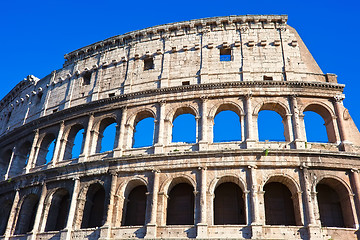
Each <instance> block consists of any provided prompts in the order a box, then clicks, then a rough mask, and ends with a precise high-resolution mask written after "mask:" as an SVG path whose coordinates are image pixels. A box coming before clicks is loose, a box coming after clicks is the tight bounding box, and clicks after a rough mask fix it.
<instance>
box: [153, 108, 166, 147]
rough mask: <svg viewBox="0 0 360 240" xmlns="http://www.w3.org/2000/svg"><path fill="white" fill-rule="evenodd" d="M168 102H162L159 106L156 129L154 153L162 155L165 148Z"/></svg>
mask: <svg viewBox="0 0 360 240" xmlns="http://www.w3.org/2000/svg"><path fill="white" fill-rule="evenodd" d="M165 104H166V102H165V101H160V102H159V106H158V110H159V112H158V114H157V115H158V121H157V124H156V128H155V133H156V134H155V136H156V139H155V144H154V153H155V154H156V153H162V152H163V150H164V149H163V148H164V135H165V131H164V129H165V111H166V105H165Z"/></svg>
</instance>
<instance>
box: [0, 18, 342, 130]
mask: <svg viewBox="0 0 360 240" xmlns="http://www.w3.org/2000/svg"><path fill="white" fill-rule="evenodd" d="M286 21H287V16H284V15H264V16H263V15H255V16H254V15H246V16H229V17H215V18H206V19H198V20H191V21H186V22H179V23H171V24H165V25H161V26H155V27H150V28H147V29H143V30H138V31H134V32H131V33H127V34H124V35H120V36H115V37H112V38H109V39H106V40H104V41H101V42H98V43H94V44H92V45H89V46H86V47H83V48H81V49H78V50H76V51H73V52H71V53H69V54H66V55H65V58H66V62H65V64H64V66H63V68H62V69H59V70H57V71H53V72H52V73H51V74H50V75H48V76H46V77H44V78H43V79H41V80H39V79H37V80H36V81H32V82H31V81H28V82H26V81H25V83H26V84H25V83H23V82H21V83H19V84H18V85H19V86H20V85H21V86H22V87H18V86H17V87H15V88H14V89H13V90H12V91H11V92H10V93H9V94H8V95H7V97H5V98H4V99H3V100H1V102H0V106H1V108H0V118H1V119H2V120H1V124H0V125H1V126H0V134H2V133H3V132H4V131H7V130H11V129H13V128H15V127H18V126H21V125H22V124H25V123H27V122H30V121H32V120H34V119H36V118H38V117H41V116H46V115H50V114H52V113H54V112H57V111H61V110H63V109H66V108H70V107H73V106H76V105H80V104H85V103H89V102H91V101H96V100H99V99H104V98H108V97H111V96H117V95H122V94H130V93H134V92H139V91H144V90H154V89H159V88H168V87H177V86H182V85H195V84H209V83H219V82H239V81H269V80H272V81H299V82H301V81H307V82H331V83H334V84H336V76H335V75H327V74H323V73H322V71H321V69H320V68H319V66H318V65H317V63H316V61H315V60H314V59H313V57H312V56H311V54H310V52H309V51H308V49H307V48H306V46H305V44H304V43H303V41H302V40H301V38H300V37H299V35H298V34H297V33H296V31H295V30H294V29H293V28H292V27H290V26H288V25H287V24H286ZM222 50H228V53H229V54H230V56H229V60H230V61H221V60H220V54H221V53H222ZM147 60H151V67H150V68H147V67H146V66H145V65H146V64H145V62H146V61H147ZM9 115H10V117H9Z"/></svg>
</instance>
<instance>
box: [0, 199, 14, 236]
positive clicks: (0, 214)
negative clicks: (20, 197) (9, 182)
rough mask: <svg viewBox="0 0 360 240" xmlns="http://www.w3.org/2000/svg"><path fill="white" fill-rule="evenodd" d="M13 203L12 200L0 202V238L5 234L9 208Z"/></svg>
mask: <svg viewBox="0 0 360 240" xmlns="http://www.w3.org/2000/svg"><path fill="white" fill-rule="evenodd" d="M12 203H13V198H12V199H11V200H10V199H9V200H6V201H3V202H1V208H0V236H2V235H4V234H5V231H6V226H7V223H8V220H9V217H10V212H11V207H12Z"/></svg>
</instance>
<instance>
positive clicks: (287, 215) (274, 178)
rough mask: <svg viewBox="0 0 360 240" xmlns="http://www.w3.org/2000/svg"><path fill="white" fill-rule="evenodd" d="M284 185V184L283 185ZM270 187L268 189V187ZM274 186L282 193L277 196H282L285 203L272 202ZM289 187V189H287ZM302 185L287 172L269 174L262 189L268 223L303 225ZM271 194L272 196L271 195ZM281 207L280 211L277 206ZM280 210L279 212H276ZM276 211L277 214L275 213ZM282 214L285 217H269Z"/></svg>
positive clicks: (281, 198)
mask: <svg viewBox="0 0 360 240" xmlns="http://www.w3.org/2000/svg"><path fill="white" fill-rule="evenodd" d="M281 185H282V186H281ZM267 187H269V188H268V189H267V190H268V191H269V192H267V191H266V188H267ZM274 187H276V189H278V190H280V194H276V195H277V196H276V197H280V200H281V201H283V205H281V206H280V205H279V206H277V205H275V204H273V202H272V199H273V197H272V196H271V195H272V194H273V193H272V192H273V191H274ZM286 189H287V190H286ZM300 189H301V188H300V185H299V184H298V183H297V181H296V180H295V179H294V178H293V177H291V176H289V175H287V174H275V175H271V176H269V177H268V178H267V179H266V181H264V182H263V184H262V185H261V191H263V192H264V199H263V201H264V207H265V219H266V222H267V223H266V224H271V225H272V224H275V225H297V226H300V225H303V220H302V219H303V217H302V200H301V197H302V195H301V194H302V192H301V190H300ZM286 191H289V194H290V195H287V193H286ZM269 194H270V196H269ZM277 207H279V208H280V212H278V211H277V210H276V208H277ZM276 212H278V213H279V214H276ZM274 213H275V214H274ZM274 215H275V216H280V217H281V216H282V217H283V218H282V219H281V218H274V217H272V218H269V217H271V216H274Z"/></svg>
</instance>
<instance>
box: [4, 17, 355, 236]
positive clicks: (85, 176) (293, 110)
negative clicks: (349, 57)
mask: <svg viewBox="0 0 360 240" xmlns="http://www.w3.org/2000/svg"><path fill="white" fill-rule="evenodd" d="M286 21H287V17H286V16H283V15H281V16H276V15H269V16H252V15H249V16H229V17H216V18H207V19H199V20H192V21H187V22H180V23H173V24H166V25H161V26H155V27H151V28H147V29H144V30H139V31H134V32H130V33H128V34H124V35H121V36H116V37H112V38H109V39H106V40H104V41H101V42H98V43H95V44H92V45H90V46H86V47H84V48H81V49H79V50H76V51H74V52H71V53H69V54H67V55H65V59H66V61H65V64H64V66H63V68H62V69H60V70H57V71H53V72H52V73H51V74H50V75H48V76H46V77H44V78H43V79H38V78H36V77H34V76H29V77H28V78H27V79H24V80H23V81H21V82H20V83H19V84H18V85H16V87H15V88H14V89H13V90H12V91H11V92H10V93H9V94H7V95H6V96H5V97H4V98H3V99H2V100H1V102H0V117H1V122H0V151H1V155H0V157H1V162H0V166H1V168H0V173H1V178H2V181H1V182H0V204H1V206H2V209H1V210H0V211H1V212H0V234H2V238H1V239H59V238H61V239H85V238H87V239H98V238H101V239H127V238H143V237H145V238H151V239H155V238H201V239H208V238H218V239H221V238H234V239H241V238H244V239H250V238H251V239H329V238H332V239H357V238H358V231H359V218H360V199H359V194H360V174H359V168H360V133H359V131H358V129H357V128H356V126H355V124H354V122H353V121H352V119H351V117H350V115H349V112H348V111H347V109H346V108H345V107H344V106H343V104H342V100H343V98H344V95H343V89H344V85H342V84H338V83H337V80H336V75H334V74H323V73H322V71H321V70H320V68H319V67H318V65H317V63H316V62H315V60H314V59H313V57H312V56H311V54H310V52H309V51H308V50H307V48H306V46H305V44H304V43H303V42H302V40H301V38H300V37H299V35H298V34H297V33H296V31H295V30H294V29H293V28H292V27H290V26H288V25H287V24H286ZM222 53H224V57H225V58H227V59H225V61H220V55H221V54H222ZM224 110H231V111H233V112H235V113H236V114H237V115H238V116H239V119H240V122H241V137H242V140H241V141H237V142H225V143H219V142H213V125H214V118H215V116H216V115H217V114H218V113H219V112H221V111H224ZM262 110H273V111H276V112H277V113H278V114H280V115H281V117H282V119H283V125H284V135H285V141H284V142H261V141H259V139H258V130H257V116H258V113H259V112H260V111H262ZM305 111H313V112H316V113H318V114H319V115H321V116H322V118H323V119H324V120H325V125H326V130H327V134H328V139H329V143H312V142H308V141H307V138H306V133H305V125H304V119H303V117H304V112H305ZM185 113H189V114H192V115H194V116H195V119H196V123H197V124H196V126H197V130H196V131H197V133H196V139H197V141H196V143H174V142H172V139H171V135H172V123H173V121H174V119H175V118H176V117H177V116H179V115H181V114H185ZM147 117H153V118H154V119H155V121H154V122H155V129H154V140H153V142H154V144H153V146H151V147H142V148H134V147H133V136H134V130H135V126H136V124H137V123H138V122H139V121H141V120H142V119H144V118H147ZM112 123H116V124H117V126H116V134H115V136H116V137H115V142H114V149H113V150H112V151H107V152H101V151H100V148H101V139H102V135H103V132H104V130H105V128H106V127H107V126H109V125H110V124H112ZM81 129H84V138H83V144H82V153H81V154H80V156H79V157H78V158H72V155H71V150H72V146H73V143H74V138H75V135H76V134H77V133H78V131H79V130H81ZM54 140H55V141H56V144H55V150H54V154H53V157H52V160H51V162H49V163H46V160H45V156H46V154H47V152H48V147H49V145H50V143H51V142H52V141H54ZM230 183H231V184H230ZM226 184H227V185H226ZM225 186H226V187H228V189H232V190H234V191H232V190H230V192H233V193H234V194H235V193H236V194H237V195H236V196H237V197H239V199H238V200H237V201H235V202H234V201H232V200H231V199H230V200H229V199H226V198H224V199H223V200H224V202H226V201H230V202H231V203H234V204H235V205H236V206H237V207H239V209H240V210H239V216H238V218H237V220H236V221H233V220H231V221H230V220H229V221H226V220H221V219H219V217H218V216H222V217H223V218H226V216H223V215H221V214H222V212H224V211H226V210H225V208H224V209H223V210H217V209H218V207H216V206H218V204H219V203H218V202H216V201H217V200H216V199H215V197H216V196H220V195H222V194H220V193H219V194H218V195H217V191H222V190H223V191H224V192H226V191H227V190H224V189H225ZM280 188H281V189H283V190H282V192H280V195H281V194H283V195H281V196H283V198H281V199H280V202H281V201H282V202H281V203H283V204H284V207H283V208H284V209H287V211H290V212H289V213H288V215H286V214H285V215H284V219H285V220H284V219H283V220H281V221H280V220H279V221H278V219H277V215H276V214H277V213H279V211H280V210H281V209H280V210H276V209H275V210H274V209H272V208H271V206H270V205H271V204H275V202H276V201H277V200H279V199H277V198H276V196H275V198H276V199H277V200H276V199H275V198H272V197H271V195H269V194H270V192H271V191H273V192H275V193H276V191H277V190H279V189H280ZM175 189H176V190H175ZM275 189H277V190H275ZM175 191H177V192H176V193H179V194H178V195H176V194H175ZM189 191H190V194H188V192H189ZM181 193H183V196H186V197H187V198H186V199H190V200H186V199H185V198H184V197H183V196H182V195H181ZM226 193H229V192H226ZM186 194H187V195H186ZM286 194H288V197H286V196H287V195H286ZM322 194H323V196H325V197H324V198H323V197H321V196H319V195H322ZM273 195H274V194H273ZM275 195H277V194H275ZM329 196H330V197H329ZM140 198H141V199H142V200H141V201H142V202H143V203H144V207H143V208H141V206H140V205H141V204H140V203H142V202H141V201H140V200H139V199H140ZM326 198H332V199H335V200H336V201H335V202H327V201H326ZM179 199H181V200H179ZM271 199H273V200H271ZM274 199H275V200H274ZM324 199H325V200H324ZM171 201H173V202H171ZM189 201H190V202H189ZM271 201H272V202H271ZM323 201H325V202H323ZM134 202H135V203H136V204H140V205H139V206H138V205H136V206H135V205H133V203H134ZM239 202H241V204H239ZM179 203H180V204H181V205H179V206H178V208H179V209H180V212H179V210H176V204H179ZM270 203H271V204H270ZM174 204H175V205H174ZM269 204H270V205H269ZM286 204H288V205H289V204H290V205H289V206H291V207H286V206H285V205H286ZM173 205H174V206H175V207H173ZM215 205H216V206H215ZM235 205H234V206H235ZM94 206H95V207H94ZM219 206H222V207H226V206H225V205H221V204H220V205H219ZM187 208H189V209H190V210H189V211H190V213H191V214H190V220H188V219H185V218H184V219H185V220H184V222H182V221H180V220H177V219H178V218H177V217H178V215H179V214H180V215H181V214H182V213H181V211H183V212H185V213H184V214H185V215H186V214H187V213H186V211H187V210H186V209H187ZM134 209H135V210H134ZM289 209H290V210H289ZM322 209H325V210H324V211H323V210H322ZM332 209H335V210H334V211H333V210H332ZM326 210H330V211H326ZM219 211H220V212H219ZM234 211H236V210H234ZM321 211H322V212H321ZM142 212H143V214H144V220H143V223H141V224H137V219H138V218H137V214H139V213H142ZM280 212H281V211H280ZM335 213H336V214H338V215H336V214H335ZM324 214H325V215H326V216H325V215H324ZM329 214H330V216H328V215H329ZM331 214H333V215H331ZM140 215H141V214H140ZM240 215H241V216H240ZM271 215H273V217H272V216H271ZM280 215H281V214H280ZM186 216H187V217H189V215H186ZM140 218H141V217H140ZM134 219H135V220H134ZM340 219H342V220H340ZM189 221H190V223H189ZM135 223H136V224H135Z"/></svg>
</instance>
